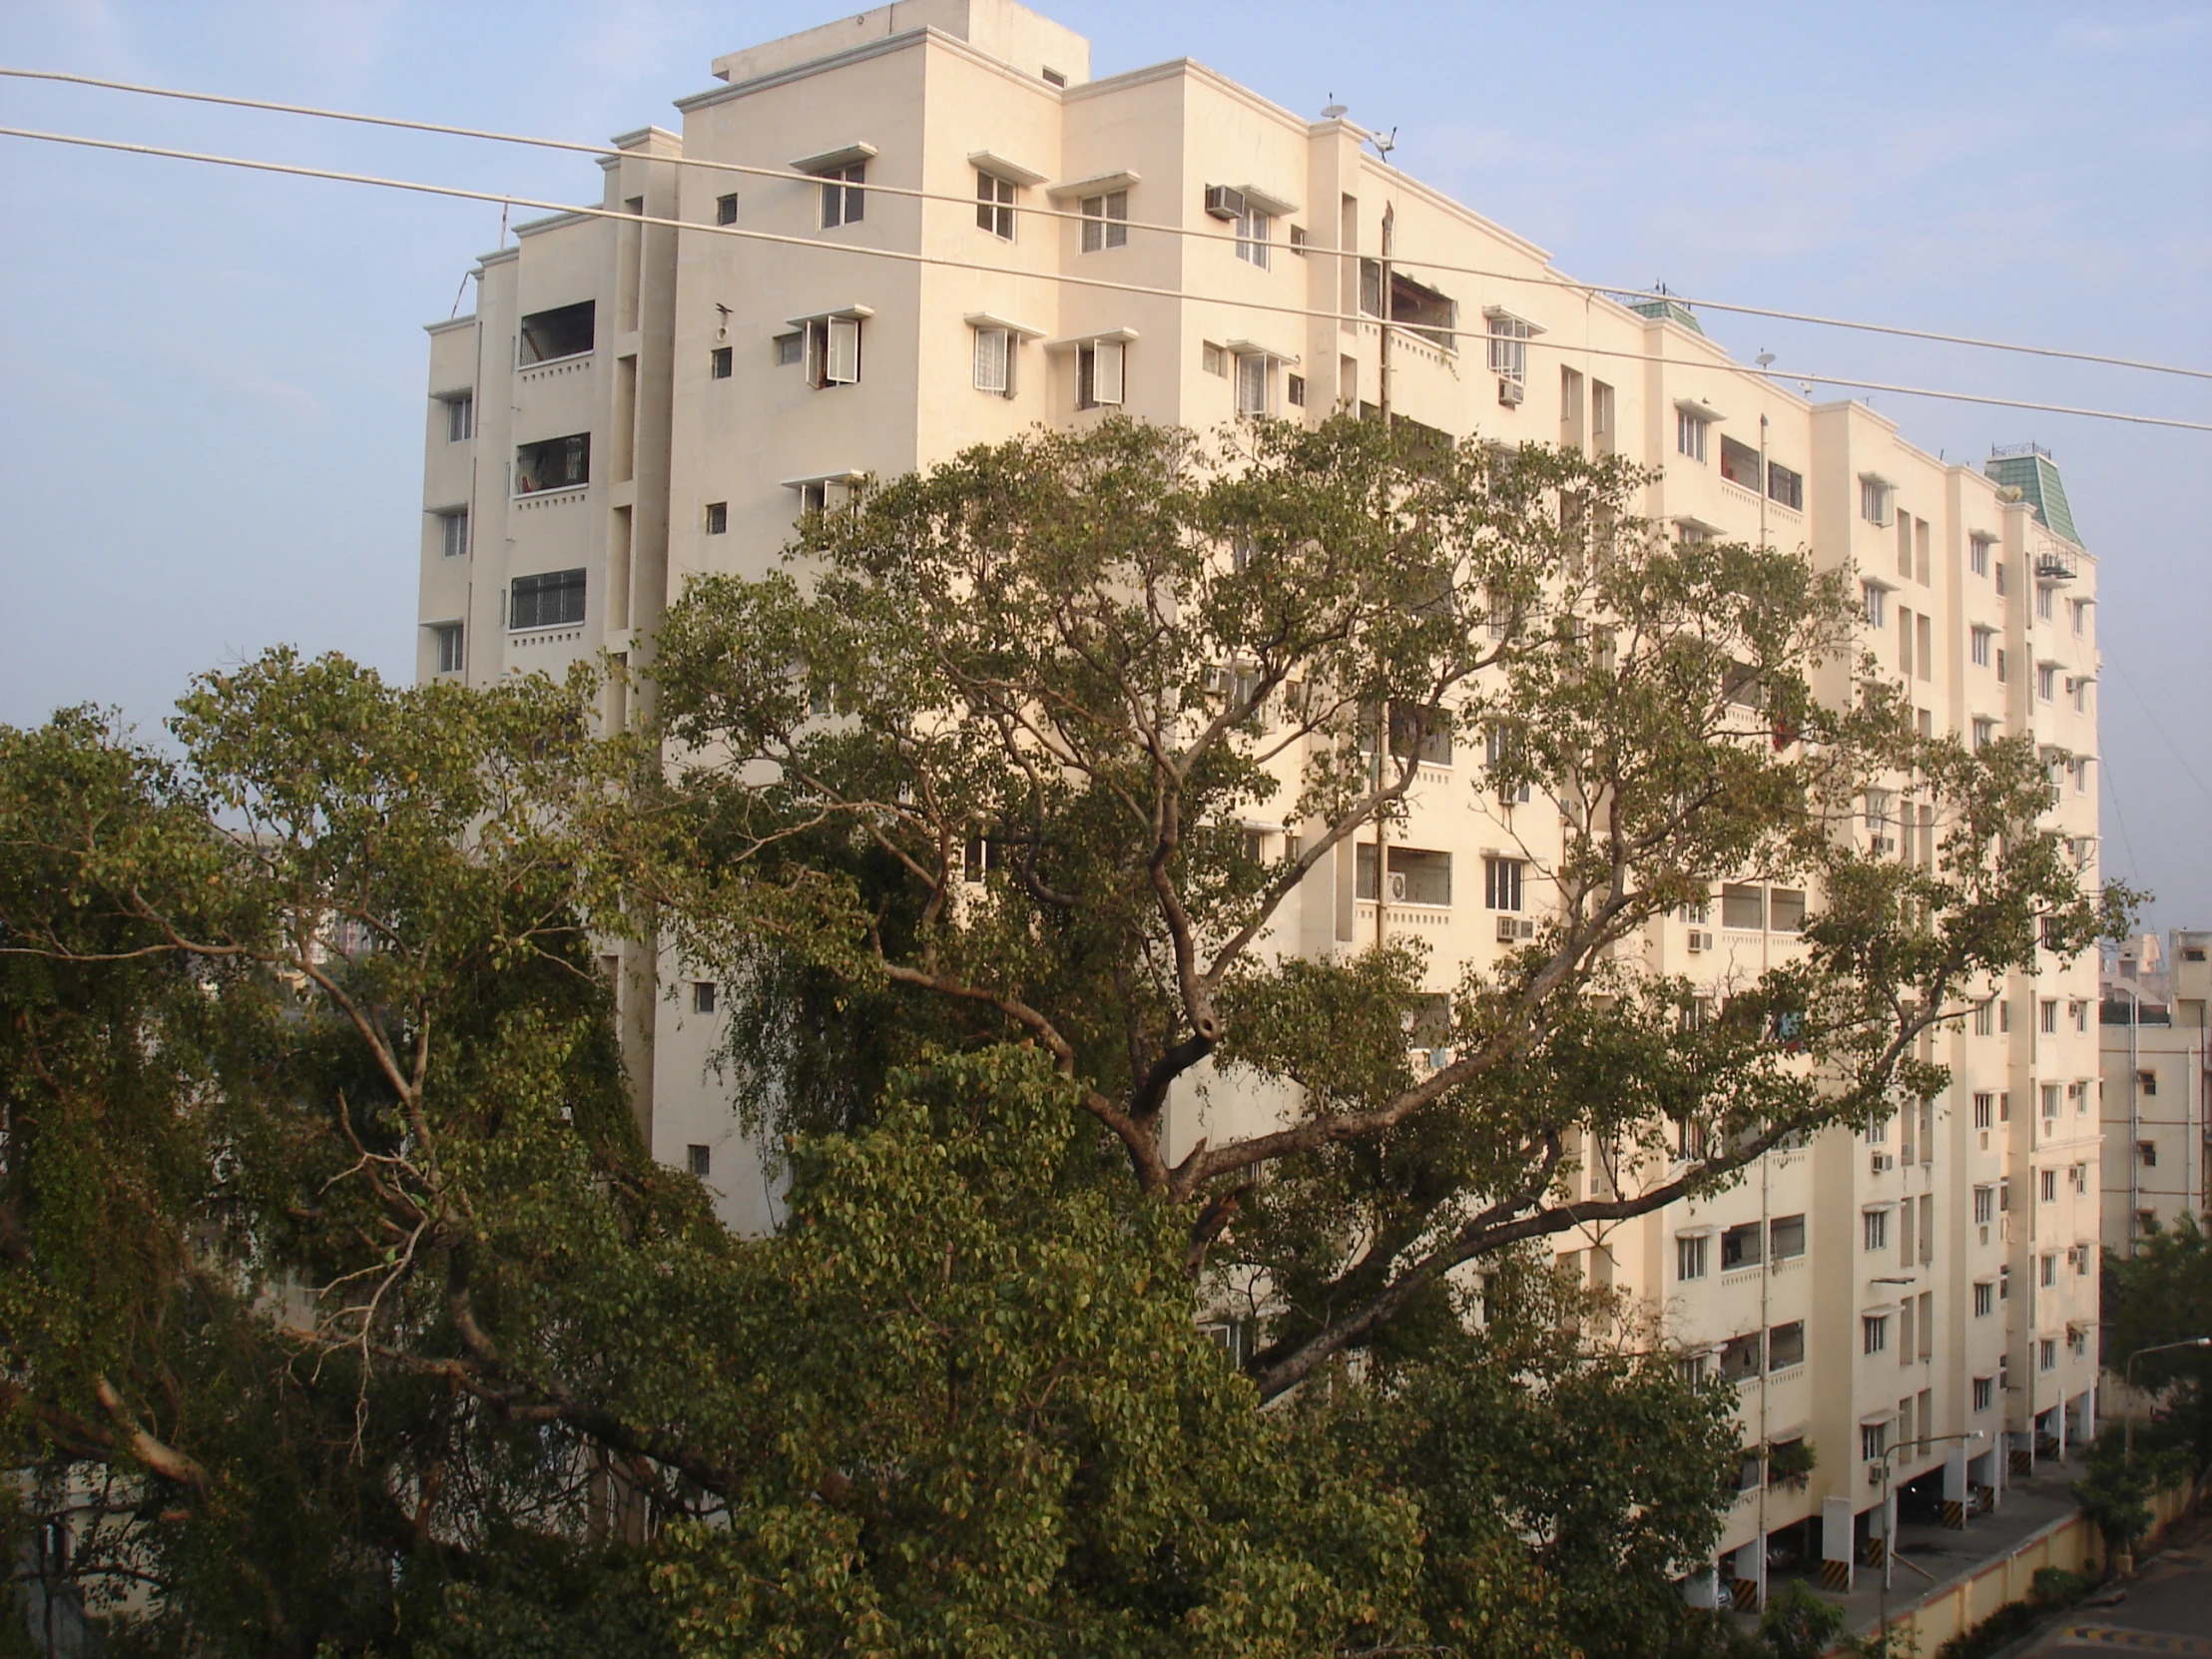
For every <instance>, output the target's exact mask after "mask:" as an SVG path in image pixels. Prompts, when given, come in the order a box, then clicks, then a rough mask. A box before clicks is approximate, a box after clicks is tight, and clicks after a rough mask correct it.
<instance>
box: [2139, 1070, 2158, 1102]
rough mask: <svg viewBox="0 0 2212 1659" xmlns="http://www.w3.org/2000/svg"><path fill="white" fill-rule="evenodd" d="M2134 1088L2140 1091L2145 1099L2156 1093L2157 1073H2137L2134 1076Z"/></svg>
mask: <svg viewBox="0 0 2212 1659" xmlns="http://www.w3.org/2000/svg"><path fill="white" fill-rule="evenodd" d="M2135 1087H2136V1088H2137V1089H2139V1090H2140V1091H2142V1093H2143V1095H2144V1096H2145V1097H2146V1098H2147V1097H2149V1096H2151V1095H2154V1094H2156V1093H2157V1092H2158V1073H2156V1072H2155V1071H2139V1072H2137V1073H2136V1074H2135Z"/></svg>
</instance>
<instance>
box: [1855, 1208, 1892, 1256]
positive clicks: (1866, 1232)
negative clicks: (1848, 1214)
mask: <svg viewBox="0 0 2212 1659" xmlns="http://www.w3.org/2000/svg"><path fill="white" fill-rule="evenodd" d="M1859 1224H1860V1228H1861V1236H1862V1239H1863V1242H1864V1243H1865V1245H1866V1248H1867V1249H1869V1250H1888V1249H1889V1248H1890V1212H1889V1211H1887V1210H1869V1211H1867V1212H1866V1214H1864V1215H1863V1216H1861V1217H1860V1218H1859Z"/></svg>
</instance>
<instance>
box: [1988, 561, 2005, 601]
mask: <svg viewBox="0 0 2212 1659" xmlns="http://www.w3.org/2000/svg"><path fill="white" fill-rule="evenodd" d="M1989 576H1990V579H1991V580H1992V581H1993V582H1995V584H1996V589H1997V596H1998V597H1999V598H2002V597H2003V595H2004V561H2003V560H2002V559H1999V560H1997V561H1996V563H1994V564H1992V565H1991V566H1990V567H1989Z"/></svg>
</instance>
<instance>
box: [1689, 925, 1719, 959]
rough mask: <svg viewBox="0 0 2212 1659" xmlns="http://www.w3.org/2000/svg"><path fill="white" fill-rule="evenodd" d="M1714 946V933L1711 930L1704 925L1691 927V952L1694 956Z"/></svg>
mask: <svg viewBox="0 0 2212 1659" xmlns="http://www.w3.org/2000/svg"><path fill="white" fill-rule="evenodd" d="M1712 948H1713V935H1712V934H1711V933H1710V932H1708V931H1707V930H1706V929H1704V928H1702V927H1693V928H1691V929H1690V954H1692V955H1693V956H1694V955H1697V954H1698V953H1700V952H1701V951H1707V950H1710V949H1712Z"/></svg>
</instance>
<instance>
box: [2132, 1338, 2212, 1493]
mask: <svg viewBox="0 0 2212 1659" xmlns="http://www.w3.org/2000/svg"><path fill="white" fill-rule="evenodd" d="M2180 1348H2212V1337H2190V1338H2187V1339H2186V1340H2184V1341H2182V1342H2178V1343H2160V1344H2158V1345H2157V1346H2156V1347H2155V1348H2139V1349H2137V1350H2136V1351H2135V1352H2134V1353H2133V1354H2130V1355H2129V1356H2128V1357H2127V1367H2126V1369H2125V1370H2124V1371H2123V1372H2122V1373H2121V1375H2122V1376H2123V1377H2125V1378H2126V1379H2127V1391H2128V1395H2129V1398H2128V1402H2127V1427H2126V1429H2125V1430H2124V1431H2123V1433H2124V1437H2125V1439H2126V1442H2127V1452H2126V1463H2127V1466H2128V1467H2129V1468H2133V1467H2134V1466H2135V1400H2134V1397H2133V1396H2134V1393H2135V1362H2136V1361H2138V1360H2140V1359H2141V1358H2142V1357H2143V1356H2144V1355H2146V1354H2171V1353H2172V1352H2173V1351H2174V1350H2176V1349H2180Z"/></svg>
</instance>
